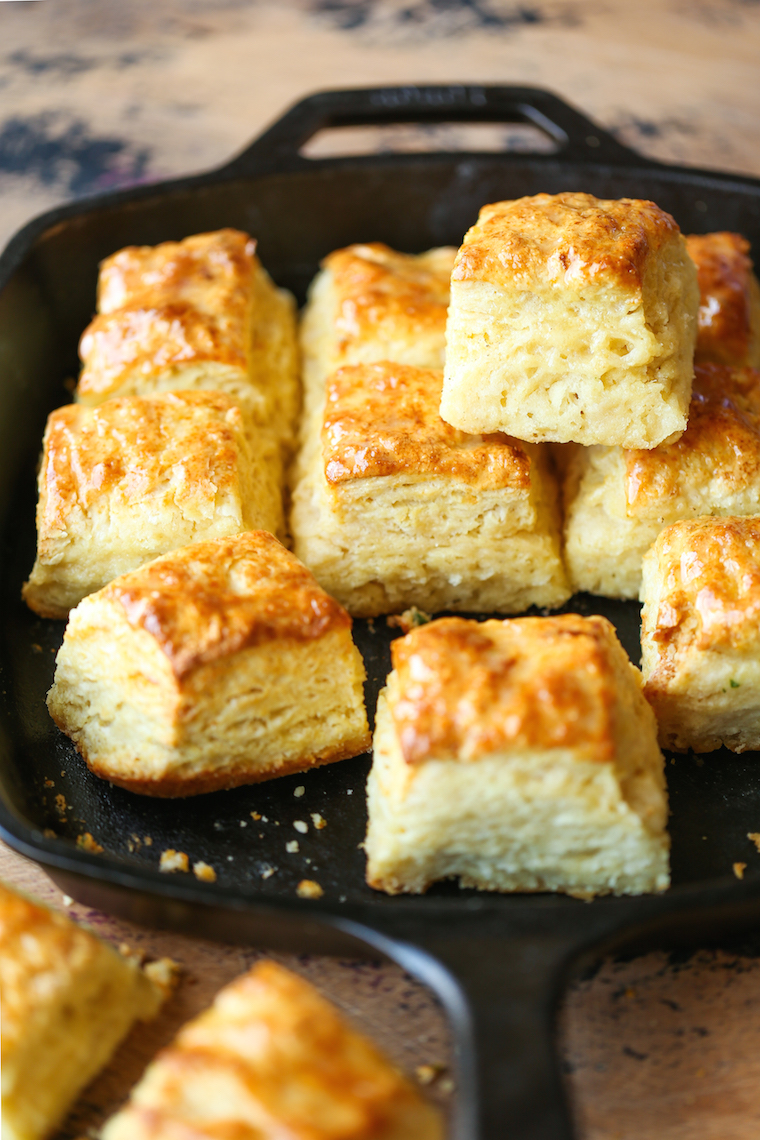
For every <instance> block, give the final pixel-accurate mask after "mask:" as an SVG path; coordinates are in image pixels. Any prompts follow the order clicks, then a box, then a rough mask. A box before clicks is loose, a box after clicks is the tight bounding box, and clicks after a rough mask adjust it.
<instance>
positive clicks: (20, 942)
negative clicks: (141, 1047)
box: [0, 885, 164, 1140]
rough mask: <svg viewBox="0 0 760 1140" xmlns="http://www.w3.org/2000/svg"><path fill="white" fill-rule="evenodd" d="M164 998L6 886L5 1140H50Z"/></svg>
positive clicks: (0, 989) (111, 954)
mask: <svg viewBox="0 0 760 1140" xmlns="http://www.w3.org/2000/svg"><path fill="white" fill-rule="evenodd" d="M163 998H164V992H163V991H162V990H161V989H160V988H159V987H158V986H156V985H155V984H154V983H153V982H152V981H151V980H150V979H149V978H148V977H147V976H146V975H145V974H144V973H143V971H142V970H140V969H139V968H138V966H137V964H136V962H135V961H134V960H130V959H126V958H123V957H121V955H119V954H117V953H116V951H115V950H112V949H111V947H110V946H107V945H106V944H105V943H103V942H101V941H100V940H99V939H98V938H96V937H95V935H94V934H90V932H89V931H87V930H84V929H82V928H81V927H79V926H76V925H75V924H74V923H73V922H71V921H70V920H69V919H68V918H65V917H64V916H63V915H61V914H56V913H55V912H54V911H51V910H48V908H47V907H44V906H40V905H39V904H37V903H34V902H32V901H31V900H29V899H26V898H23V897H22V896H20V895H17V894H16V893H15V892H14V891H12V890H10V889H9V888H8V887H5V886H3V885H0V1003H2V1068H3V1087H2V1122H3V1140H42V1138H43V1137H46V1136H49V1135H50V1134H51V1133H52V1132H53V1131H54V1130H55V1129H56V1126H57V1125H59V1124H60V1123H61V1121H62V1119H63V1117H64V1116H65V1115H66V1113H67V1112H68V1110H69V1108H70V1107H71V1105H72V1104H73V1102H74V1101H75V1100H76V1098H77V1096H78V1095H79V1093H80V1092H81V1090H82V1089H83V1088H84V1087H85V1086H86V1085H87V1084H89V1082H90V1081H91V1080H92V1078H93V1077H94V1076H95V1075H96V1073H98V1072H99V1071H100V1070H101V1069H102V1068H103V1067H104V1066H105V1065H106V1064H107V1063H108V1061H109V1060H110V1058H111V1054H112V1053H113V1052H114V1050H115V1049H116V1046H117V1045H118V1044H119V1042H120V1041H121V1040H122V1038H123V1037H125V1036H126V1034H127V1032H128V1031H129V1029H130V1028H131V1026H132V1024H133V1022H135V1021H138V1020H139V1021H147V1020H148V1019H150V1018H152V1017H153V1016H154V1015H155V1014H156V1013H157V1012H158V1010H159V1007H160V1005H161V1002H162V1000H163Z"/></svg>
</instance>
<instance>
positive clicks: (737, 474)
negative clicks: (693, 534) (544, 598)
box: [564, 364, 760, 598]
mask: <svg viewBox="0 0 760 1140" xmlns="http://www.w3.org/2000/svg"><path fill="white" fill-rule="evenodd" d="M564 493H565V562H566V564H567V569H568V573H569V575H570V581H571V585H572V587H573V590H586V591H588V593H591V594H601V595H603V596H604V597H610V598H637V597H638V594H639V590H640V588H641V562H642V559H643V557H644V554H645V553H646V551H647V550H648V549H649V547H650V546H651V544H652V543H653V542H654V540H655V539H656V537H657V535H658V534H659V533H660V531H661V530H662V529H663V527H665V526H668V525H670V524H671V523H674V522H677V521H678V520H679V519H685V518H696V517H699V516H700V515H740V516H744V515H753V514H760V371H757V370H755V369H752V368H730V367H728V366H727V365H719V364H703V365H698V366H697V367H696V369H695V375H694V391H693V394H692V400H691V406H690V410H689V426H688V427H687V429H686V431H685V432H684V434H683V435H682V436H681V438H680V439H679V440H677V441H676V442H675V443H671V444H662V445H661V446H660V447H656V448H652V449H651V450H648V451H645V450H639V451H627V450H625V449H623V448H620V447H611V448H609V447H592V448H588V449H583V448H575V449H574V451H573V454H572V457H571V458H570V460H569V463H568V466H567V470H566V473H565V483H564Z"/></svg>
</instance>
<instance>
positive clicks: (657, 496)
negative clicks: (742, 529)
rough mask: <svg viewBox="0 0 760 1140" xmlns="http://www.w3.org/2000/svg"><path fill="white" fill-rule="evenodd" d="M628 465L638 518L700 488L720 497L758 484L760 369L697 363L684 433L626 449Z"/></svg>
mask: <svg viewBox="0 0 760 1140" xmlns="http://www.w3.org/2000/svg"><path fill="white" fill-rule="evenodd" d="M625 464H626V482H625V493H626V502H627V507H628V514H629V515H632V516H636V517H639V518H647V517H650V516H651V517H659V516H660V515H661V513H662V509H663V505H667V504H668V502H670V501H672V500H673V499H675V498H680V497H686V498H688V497H689V496H690V495H693V494H694V492H695V491H697V490H699V489H703V490H705V491H711V492H712V497H713V498H717V497H718V496H723V495H728V494H733V493H736V492H740V491H742V490H745V489H751V488H753V487H756V486H757V485H758V480H760V371H757V370H756V369H754V368H730V367H729V366H728V365H723V364H702V365H698V366H697V367H696V369H695V375H694V384H693V388H692V397H691V404H690V406H689V423H688V426H687V428H686V431H685V432H684V433H683V435H682V436H681V438H680V439H678V440H677V441H676V442H675V443H669V444H661V445H660V446H659V447H653V448H652V449H651V450H650V451H645V450H641V451H626V452H625ZM671 517H672V516H671Z"/></svg>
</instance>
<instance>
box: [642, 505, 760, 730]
mask: <svg viewBox="0 0 760 1140" xmlns="http://www.w3.org/2000/svg"><path fill="white" fill-rule="evenodd" d="M641 600H642V601H643V602H644V608H643V610H642V615H641V652H642V670H643V674H644V693H645V695H646V697H647V698H648V700H649V702H650V704H651V705H652V707H653V708H654V711H655V714H656V716H657V720H658V723H659V726H660V741H661V743H662V746H663V747H664V748H672V749H675V750H676V751H679V752H685V751H687V750H688V749H692V751H694V752H712V751H714V750H715V749H716V748H720V747H721V746H722V745H724V746H725V747H726V748H729V749H731V751H732V752H746V751H747V750H748V749H757V748H760V516H754V517H751V518H700V519H690V520H688V521H684V522H678V523H674V524H673V525H672V526H669V527H666V528H665V530H663V531H662V532H661V533H660V534H659V535H658V538H657V541H656V542H655V543H654V545H653V546H652V548H651V550H649V551H648V552H647V554H646V556H645V558H644V578H643V583H642V587H641Z"/></svg>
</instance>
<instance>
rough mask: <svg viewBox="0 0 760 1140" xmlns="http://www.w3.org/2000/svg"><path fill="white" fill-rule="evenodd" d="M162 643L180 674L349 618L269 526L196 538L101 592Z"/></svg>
mask: <svg viewBox="0 0 760 1140" xmlns="http://www.w3.org/2000/svg"><path fill="white" fill-rule="evenodd" d="M102 596H103V598H104V599H105V600H107V601H110V600H113V601H114V602H115V603H117V604H118V605H119V606H120V607H121V608H122V609H123V611H124V613H125V614H126V617H127V620H128V621H129V623H130V625H132V626H134V627H135V628H142V629H144V630H145V631H146V632H147V633H149V634H150V635H151V637H153V638H154V639H155V641H156V642H157V644H158V645H159V646H160V647H161V651H162V652H163V653H164V655H165V656H166V658H167V659H168V661H169V662H170V663H171V667H172V670H173V672H174V675H175V676H176V677H178V678H181V677H183V676H185V675H186V674H188V673H190V672H192V670H194V669H196V668H197V667H198V666H199V665H204V664H209V663H211V662H213V661H216V660H219V659H221V658H223V657H227V656H229V655H230V654H233V653H237V652H239V651H240V650H241V649H247V648H251V647H253V646H256V645H262V644H263V643H265V642H267V641H276V640H278V639H285V638H288V639H292V640H295V641H313V640H316V639H318V638H320V637H322V636H324V634H325V633H326V632H327V631H329V630H334V629H350V627H351V619H350V617H349V616H348V614H347V613H346V611H345V610H344V609H343V608H342V606H340V605H339V604H338V603H337V602H336V601H334V599H333V598H331V597H330V596H329V595H328V594H326V593H325V592H324V590H322V589H321V588H320V587H319V586H318V585H317V584H316V582H315V581H314V579H313V577H312V576H311V574H310V573H309V571H308V570H307V569H306V567H305V566H303V565H302V564H301V563H300V562H299V561H298V559H297V558H296V557H295V556H294V555H292V554H291V553H290V552H289V551H288V550H286V549H285V547H284V546H282V544H281V543H279V542H278V541H277V539H276V538H274V537H273V536H272V535H271V534H269V533H268V532H267V531H250V532H248V533H247V534H241V535H236V536H235V537H234V538H230V539H228V540H217V541H216V542H208V543H196V544H194V545H193V546H190V547H186V548H185V549H184V550H181V551H176V552H175V553H173V554H172V555H170V556H168V557H167V558H159V559H156V560H155V561H154V562H152V563H150V564H149V565H148V566H145V567H142V568H141V569H140V570H139V571H136V572H135V573H134V574H128V575H124V576H123V577H122V578H119V579H118V580H117V581H116V582H114V583H112V584H111V585H110V586H107V587H106V589H105V590H104V591H103V592H102Z"/></svg>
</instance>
